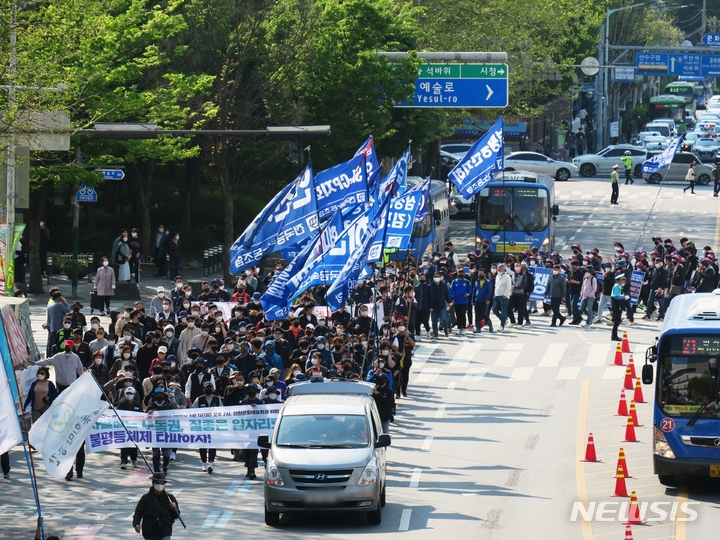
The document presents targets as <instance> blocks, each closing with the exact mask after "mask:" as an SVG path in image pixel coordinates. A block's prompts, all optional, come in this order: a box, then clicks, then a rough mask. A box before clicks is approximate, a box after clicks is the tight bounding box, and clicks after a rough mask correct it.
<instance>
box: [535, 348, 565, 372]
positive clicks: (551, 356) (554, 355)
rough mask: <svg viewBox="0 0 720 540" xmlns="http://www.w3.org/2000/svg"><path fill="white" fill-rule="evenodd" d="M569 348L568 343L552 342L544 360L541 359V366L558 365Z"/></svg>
mask: <svg viewBox="0 0 720 540" xmlns="http://www.w3.org/2000/svg"><path fill="white" fill-rule="evenodd" d="M567 348H568V344H567V343H551V344H550V346H549V347H548V350H547V351H546V352H545V355H544V356H543V357H542V360H540V364H539V367H558V366H559V365H560V359H561V358H562V355H563V354H565V350H566V349H567Z"/></svg>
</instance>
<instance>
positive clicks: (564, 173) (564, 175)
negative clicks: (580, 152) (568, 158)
mask: <svg viewBox="0 0 720 540" xmlns="http://www.w3.org/2000/svg"><path fill="white" fill-rule="evenodd" d="M569 178H570V171H568V170H567V169H558V172H557V174H555V180H559V181H560V182H565V181H566V180H568V179H569Z"/></svg>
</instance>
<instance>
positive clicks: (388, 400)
mask: <svg viewBox="0 0 720 540" xmlns="http://www.w3.org/2000/svg"><path fill="white" fill-rule="evenodd" d="M374 380H375V382H376V386H375V388H374V389H373V399H374V400H375V405H376V406H377V409H378V413H379V415H380V423H381V424H382V431H383V433H390V422H391V421H392V420H393V413H392V411H393V409H394V408H395V398H394V397H393V392H392V389H391V388H390V380H389V378H388V376H387V374H385V373H378V374H377V376H376V378H375V379H374Z"/></svg>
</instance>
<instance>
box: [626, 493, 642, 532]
mask: <svg viewBox="0 0 720 540" xmlns="http://www.w3.org/2000/svg"><path fill="white" fill-rule="evenodd" d="M645 523H646V522H645V521H643V520H642V518H641V517H640V507H639V506H638V500H637V493H635V492H634V491H633V492H632V493H630V508H629V509H628V520H627V521H626V522H625V524H626V525H644V524H645ZM625 530H626V531H627V529H625Z"/></svg>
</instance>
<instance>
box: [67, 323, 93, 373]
mask: <svg viewBox="0 0 720 540" xmlns="http://www.w3.org/2000/svg"><path fill="white" fill-rule="evenodd" d="M72 342H73V352H74V353H75V354H77V355H78V358H80V362H82V365H83V367H84V368H85V369H87V368H88V367H90V365H91V363H92V358H91V357H90V347H88V344H87V343H85V342H84V341H83V331H82V330H81V329H80V328H76V329H75V330H74V331H73V336H72Z"/></svg>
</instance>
